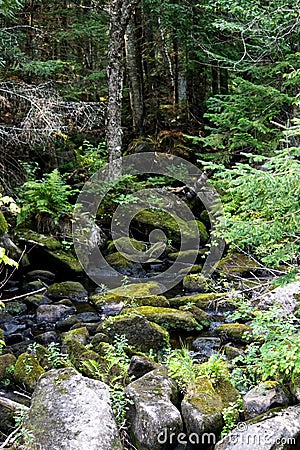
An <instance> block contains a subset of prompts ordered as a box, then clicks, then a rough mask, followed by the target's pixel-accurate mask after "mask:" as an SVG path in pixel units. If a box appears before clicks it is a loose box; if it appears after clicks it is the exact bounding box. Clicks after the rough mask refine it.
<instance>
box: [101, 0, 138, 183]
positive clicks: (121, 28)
mask: <svg viewBox="0 0 300 450" xmlns="http://www.w3.org/2000/svg"><path fill="white" fill-rule="evenodd" d="M139 2H140V0H132V1H130V0H125V1H122V0H110V5H109V15H110V27H109V49H108V57H109V64H108V69H107V75H108V105H107V106H108V111H107V124H106V125H107V129H106V144H107V149H108V152H109V173H108V177H109V179H111V180H114V179H116V178H118V176H119V175H120V174H121V161H120V158H121V156H122V134H123V133H122V117H121V112H122V96H123V92H122V91H123V75H124V45H125V31H126V27H127V25H128V22H129V20H130V17H131V15H132V13H133V11H134V9H135V8H136V6H137V5H138V3H139Z"/></svg>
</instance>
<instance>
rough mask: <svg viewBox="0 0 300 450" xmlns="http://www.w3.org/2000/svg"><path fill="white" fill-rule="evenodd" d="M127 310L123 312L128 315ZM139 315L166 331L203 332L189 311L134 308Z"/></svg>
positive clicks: (145, 307) (147, 307)
mask: <svg viewBox="0 0 300 450" xmlns="http://www.w3.org/2000/svg"><path fill="white" fill-rule="evenodd" d="M126 311H128V310H126V309H124V310H123V311H122V314H123V313H126ZM132 311H133V312H134V313H135V314H137V315H142V316H144V317H145V318H146V319H148V320H149V321H150V322H154V323H156V324H158V325H160V326H162V327H163V328H164V329H166V330H172V331H174V330H185V331H201V330H202V328H203V327H202V325H201V324H200V323H198V322H197V321H196V320H195V318H194V316H193V314H192V313H191V312H188V311H179V310H178V309H172V308H159V307H153V306H139V307H137V308H132Z"/></svg>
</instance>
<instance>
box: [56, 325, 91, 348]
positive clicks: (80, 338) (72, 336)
mask: <svg viewBox="0 0 300 450" xmlns="http://www.w3.org/2000/svg"><path fill="white" fill-rule="evenodd" d="M61 338H62V343H63V344H66V343H67V342H68V341H72V340H75V341H77V342H80V344H83V345H86V344H87V341H88V338H89V332H88V330H87V329H86V327H81V328H75V329H74V330H70V331H67V332H66V333H63V334H62V336H61Z"/></svg>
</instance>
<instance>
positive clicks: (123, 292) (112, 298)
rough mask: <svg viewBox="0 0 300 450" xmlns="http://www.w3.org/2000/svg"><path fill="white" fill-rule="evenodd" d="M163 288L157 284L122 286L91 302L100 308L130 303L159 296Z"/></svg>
mask: <svg viewBox="0 0 300 450" xmlns="http://www.w3.org/2000/svg"><path fill="white" fill-rule="evenodd" d="M160 293H161V288H160V286H159V285H158V284H157V283H134V284H128V285H126V286H120V287H118V288H115V289H111V290H109V291H106V292H102V293H101V294H95V295H92V296H91V297H90V300H91V301H92V302H93V303H94V304H95V305H96V306H98V307H101V306H103V305H105V304H108V303H120V302H124V303H126V302H130V300H133V299H138V298H143V297H149V296H152V295H159V294H160Z"/></svg>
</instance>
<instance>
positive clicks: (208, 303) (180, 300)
mask: <svg viewBox="0 0 300 450" xmlns="http://www.w3.org/2000/svg"><path fill="white" fill-rule="evenodd" d="M222 298H224V294H217V293H207V294H194V295H184V296H182V297H173V298H169V303H170V305H171V307H172V308H179V307H180V306H186V305H190V304H193V305H195V306H197V307H198V308H201V309H203V308H209V307H214V306H215V305H216V302H217V301H218V299H220V300H221V299H222Z"/></svg>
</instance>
